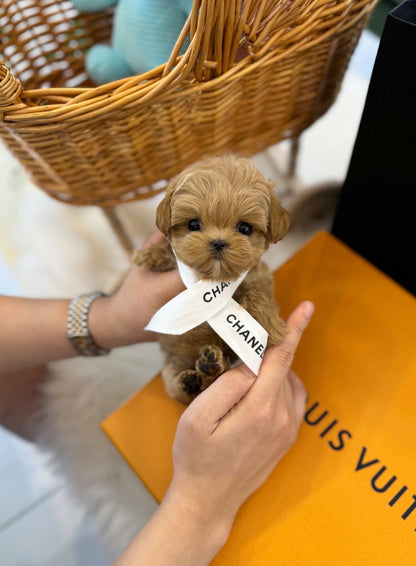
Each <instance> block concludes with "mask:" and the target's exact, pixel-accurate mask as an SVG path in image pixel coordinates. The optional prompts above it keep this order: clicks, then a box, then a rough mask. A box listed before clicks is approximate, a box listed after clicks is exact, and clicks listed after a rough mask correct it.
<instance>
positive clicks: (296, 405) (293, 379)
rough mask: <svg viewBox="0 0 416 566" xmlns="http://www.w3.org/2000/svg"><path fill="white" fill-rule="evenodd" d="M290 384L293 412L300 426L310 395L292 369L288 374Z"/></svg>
mask: <svg viewBox="0 0 416 566" xmlns="http://www.w3.org/2000/svg"><path fill="white" fill-rule="evenodd" d="M288 382H289V386H290V388H291V391H292V399H293V411H294V415H295V419H296V423H298V424H299V425H300V423H301V422H302V420H303V417H304V414H305V406H306V401H307V398H308V394H307V392H306V389H305V386H304V385H303V383H302V381H301V380H300V378H299V376H298V375H297V374H296V373H295V372H294V371H293V370H292V369H291V370H289V373H288Z"/></svg>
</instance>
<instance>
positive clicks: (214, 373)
mask: <svg viewBox="0 0 416 566" xmlns="http://www.w3.org/2000/svg"><path fill="white" fill-rule="evenodd" d="M195 367H196V370H197V371H198V372H199V373H200V374H202V375H205V376H207V377H211V378H214V379H215V378H217V377H218V376H219V375H221V374H222V373H224V371H225V363H224V356H223V354H222V351H221V349H220V348H218V346H203V347H202V348H201V349H200V351H199V358H198V360H197V361H196V364H195Z"/></svg>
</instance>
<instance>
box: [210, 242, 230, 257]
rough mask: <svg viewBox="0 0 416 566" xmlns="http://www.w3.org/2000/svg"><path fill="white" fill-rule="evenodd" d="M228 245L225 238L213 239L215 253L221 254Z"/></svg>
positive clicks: (212, 244) (212, 246)
mask: <svg viewBox="0 0 416 566" xmlns="http://www.w3.org/2000/svg"><path fill="white" fill-rule="evenodd" d="M227 247H228V244H227V242H226V241H225V240H212V242H211V248H212V251H213V252H215V254H221V253H222V252H223V251H224V250H225V248H227Z"/></svg>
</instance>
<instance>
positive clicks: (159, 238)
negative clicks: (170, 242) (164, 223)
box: [142, 230, 166, 249]
mask: <svg viewBox="0 0 416 566" xmlns="http://www.w3.org/2000/svg"><path fill="white" fill-rule="evenodd" d="M165 240H166V238H165V236H164V235H163V234H162V232H160V231H159V230H155V231H154V232H152V234H150V236H148V237H147V238H146V240H145V241H144V243H143V245H142V249H144V248H150V247H151V246H154V245H155V244H160V243H161V242H163V241H165Z"/></svg>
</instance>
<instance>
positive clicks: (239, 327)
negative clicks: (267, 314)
mask: <svg viewBox="0 0 416 566" xmlns="http://www.w3.org/2000/svg"><path fill="white" fill-rule="evenodd" d="M208 324H209V325H210V326H211V327H212V329H213V330H215V332H216V333H217V334H218V335H219V336H221V338H222V339H223V340H224V342H226V343H227V344H228V345H229V346H230V348H231V349H232V350H233V351H234V352H235V353H236V354H237V356H238V357H239V358H240V359H241V360H242V361H243V362H244V363H245V364H246V365H247V366H248V367H249V368H250V369H251V371H252V372H253V373H255V374H256V375H258V374H259V371H260V366H261V362H262V361H263V355H264V352H265V350H266V346H267V339H268V336H269V335H268V333H267V331H266V330H265V329H264V328H263V327H262V326H261V324H259V323H258V322H257V320H256V319H255V318H253V317H252V316H251V314H250V313H248V312H247V311H246V310H245V309H244V308H243V307H242V306H241V305H239V304H238V303H237V302H236V301H235V300H234V299H231V300H230V301H229V302H228V303H227V304H226V305H225V306H224V307H223V308H222V309H221V310H220V311H219V312H218V313H217V314H216V315H214V316H213V317H211V318H209V319H208Z"/></svg>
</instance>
